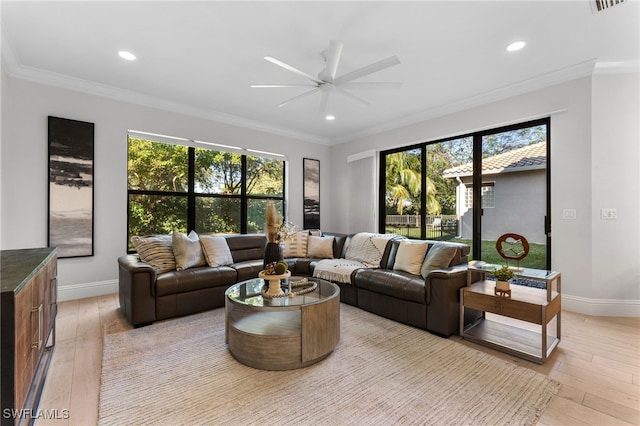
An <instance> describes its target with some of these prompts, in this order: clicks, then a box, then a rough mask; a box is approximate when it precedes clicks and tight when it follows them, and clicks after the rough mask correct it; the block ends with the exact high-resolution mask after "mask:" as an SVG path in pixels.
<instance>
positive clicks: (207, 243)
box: [200, 235, 233, 267]
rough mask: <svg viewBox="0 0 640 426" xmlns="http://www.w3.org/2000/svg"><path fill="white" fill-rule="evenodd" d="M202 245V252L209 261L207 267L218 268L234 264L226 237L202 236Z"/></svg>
mask: <svg viewBox="0 0 640 426" xmlns="http://www.w3.org/2000/svg"><path fill="white" fill-rule="evenodd" d="M200 243H201V244H202V251H203V252H204V256H205V259H206V260H207V265H209V266H212V267H216V266H226V265H231V264H232V263H233V256H232V255H231V250H230V249H229V244H227V239H226V238H225V237H216V236H213V235H202V236H201V237H200Z"/></svg>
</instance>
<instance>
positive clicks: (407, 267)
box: [393, 240, 428, 275]
mask: <svg viewBox="0 0 640 426" xmlns="http://www.w3.org/2000/svg"><path fill="white" fill-rule="evenodd" d="M427 246H428V243H427V242H426V241H411V240H406V241H401V242H400V245H399V246H398V253H397V254H396V261H395V263H394V264H393V270H394V271H404V272H408V273H410V274H414V275H419V274H420V267H421V266H422V263H423V262H424V256H425V254H426V253H427Z"/></svg>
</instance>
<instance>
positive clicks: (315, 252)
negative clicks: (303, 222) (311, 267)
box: [307, 235, 333, 259]
mask: <svg viewBox="0 0 640 426" xmlns="http://www.w3.org/2000/svg"><path fill="white" fill-rule="evenodd" d="M307 257H312V258H318V259H333V237H314V236H313V235H309V237H308V239H307Z"/></svg>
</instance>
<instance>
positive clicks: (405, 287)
mask: <svg viewBox="0 0 640 426" xmlns="http://www.w3.org/2000/svg"><path fill="white" fill-rule="evenodd" d="M353 284H354V285H355V286H356V287H357V288H358V290H361V289H362V290H367V291H371V292H373V293H378V294H384V295H387V296H391V297H394V298H396V299H400V300H407V301H411V302H416V303H421V304H426V303H427V297H426V291H425V286H424V279H422V277H421V276H420V275H414V274H410V273H408V272H402V271H392V270H389V269H360V270H359V271H356V272H355V273H354V274H353Z"/></svg>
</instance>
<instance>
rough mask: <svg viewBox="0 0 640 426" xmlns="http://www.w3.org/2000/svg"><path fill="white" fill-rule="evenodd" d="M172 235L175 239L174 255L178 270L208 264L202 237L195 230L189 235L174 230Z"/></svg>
mask: <svg viewBox="0 0 640 426" xmlns="http://www.w3.org/2000/svg"><path fill="white" fill-rule="evenodd" d="M171 237H172V239H173V255H174V256H175V258H176V269H177V270H178V271H182V270H184V269H189V268H194V267H196V266H204V265H206V261H205V259H204V255H203V253H202V247H201V246H200V239H199V238H198V234H196V233H195V231H191V232H189V235H185V234H183V233H181V232H178V231H173V234H172V235H171Z"/></svg>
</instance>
